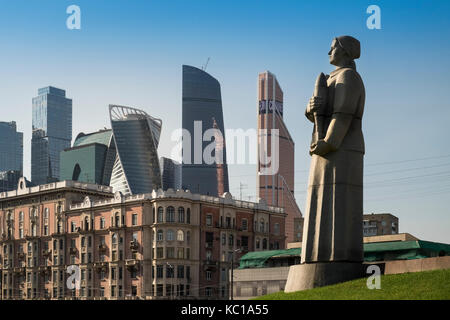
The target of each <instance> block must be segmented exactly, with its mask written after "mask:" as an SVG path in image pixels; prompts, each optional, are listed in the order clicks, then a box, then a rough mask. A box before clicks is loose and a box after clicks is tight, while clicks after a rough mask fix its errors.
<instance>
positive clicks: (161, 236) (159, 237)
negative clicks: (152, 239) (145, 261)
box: [156, 230, 164, 241]
mask: <svg viewBox="0 0 450 320" xmlns="http://www.w3.org/2000/svg"><path fill="white" fill-rule="evenodd" d="M156 234H157V237H156V241H163V240H164V231H162V230H158V232H157V233H156Z"/></svg>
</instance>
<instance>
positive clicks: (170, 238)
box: [166, 229, 174, 241]
mask: <svg viewBox="0 0 450 320" xmlns="http://www.w3.org/2000/svg"><path fill="white" fill-rule="evenodd" d="M166 240H167V241H173V240H174V233H173V230H171V229H169V230H167V234H166Z"/></svg>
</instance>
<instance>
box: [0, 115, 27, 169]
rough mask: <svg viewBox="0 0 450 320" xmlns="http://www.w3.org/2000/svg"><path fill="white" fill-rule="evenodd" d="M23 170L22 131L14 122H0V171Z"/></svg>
mask: <svg viewBox="0 0 450 320" xmlns="http://www.w3.org/2000/svg"><path fill="white" fill-rule="evenodd" d="M1 171H18V172H21V173H22V172H23V133H22V132H17V126H16V122H14V121H12V122H0V172H1Z"/></svg>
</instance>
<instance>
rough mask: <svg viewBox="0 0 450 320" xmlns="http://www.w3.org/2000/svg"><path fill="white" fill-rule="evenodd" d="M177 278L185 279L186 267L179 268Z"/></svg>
mask: <svg viewBox="0 0 450 320" xmlns="http://www.w3.org/2000/svg"><path fill="white" fill-rule="evenodd" d="M177 278H179V279H183V278H184V266H177Z"/></svg>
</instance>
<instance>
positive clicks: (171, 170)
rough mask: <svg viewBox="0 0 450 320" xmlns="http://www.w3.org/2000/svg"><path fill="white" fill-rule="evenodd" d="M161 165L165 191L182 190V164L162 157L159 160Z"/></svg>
mask: <svg viewBox="0 0 450 320" xmlns="http://www.w3.org/2000/svg"><path fill="white" fill-rule="evenodd" d="M159 165H160V167H161V178H162V188H163V190H167V189H169V188H171V189H173V190H179V189H181V163H178V162H176V161H174V160H172V159H169V158H166V157H161V158H160V159H159Z"/></svg>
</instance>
